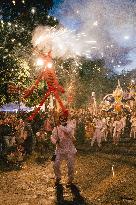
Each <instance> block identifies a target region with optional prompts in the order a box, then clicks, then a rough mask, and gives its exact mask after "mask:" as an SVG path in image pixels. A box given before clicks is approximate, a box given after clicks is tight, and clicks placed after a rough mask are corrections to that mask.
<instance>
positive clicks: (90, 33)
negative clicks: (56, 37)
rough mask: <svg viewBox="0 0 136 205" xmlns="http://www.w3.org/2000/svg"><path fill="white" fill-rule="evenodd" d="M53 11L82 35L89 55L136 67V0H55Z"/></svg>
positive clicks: (117, 67) (117, 65)
mask: <svg viewBox="0 0 136 205" xmlns="http://www.w3.org/2000/svg"><path fill="white" fill-rule="evenodd" d="M50 14H51V15H53V16H55V17H57V18H58V19H59V21H60V23H61V24H62V25H63V26H64V27H66V28H68V29H70V30H72V31H73V30H74V32H75V33H76V34H77V35H79V34H83V35H84V40H83V38H82V43H83V44H84V42H87V40H89V41H90V39H91V40H92V41H93V42H95V46H94V45H89V44H88V47H87V50H88V52H89V51H90V53H87V54H86V56H87V57H89V58H92V59H93V58H104V59H105V61H106V65H107V66H109V67H112V68H114V70H116V71H118V72H120V71H122V70H125V71H129V70H132V69H135V68H136V35H135V33H136V1H134V0H133V1H132V0H123V1H122V0H92V1H91V0H74V1H73V0H54V7H53V9H52V10H51V11H50Z"/></svg>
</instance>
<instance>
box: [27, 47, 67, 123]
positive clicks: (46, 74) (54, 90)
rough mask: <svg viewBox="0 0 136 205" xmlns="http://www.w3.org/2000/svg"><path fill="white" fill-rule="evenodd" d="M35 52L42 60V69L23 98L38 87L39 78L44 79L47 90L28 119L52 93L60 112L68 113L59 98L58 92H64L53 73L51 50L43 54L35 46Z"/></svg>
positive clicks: (30, 118) (33, 115)
mask: <svg viewBox="0 0 136 205" xmlns="http://www.w3.org/2000/svg"><path fill="white" fill-rule="evenodd" d="M34 52H35V54H38V56H39V57H40V58H41V59H42V60H43V65H44V69H43V70H42V71H41V73H40V75H39V76H38V78H37V79H36V81H35V83H34V85H32V86H31V87H30V88H29V89H27V90H26V91H25V93H24V95H23V97H24V98H28V97H29V96H30V95H31V94H32V92H33V91H34V89H36V88H37V87H38V84H39V82H40V81H41V80H44V81H45V82H46V84H47V87H48V89H47V91H46V93H45V95H44V97H43V99H42V100H41V102H40V104H39V106H38V107H37V108H36V109H35V110H34V112H33V113H32V115H31V116H30V117H29V120H33V119H34V117H35V115H36V114H37V113H38V112H39V111H40V109H41V106H42V105H43V104H44V102H45V101H46V100H47V98H48V97H49V96H50V95H52V94H53V95H54V96H55V99H56V100H57V101H58V103H59V105H60V107H61V109H62V112H63V113H64V114H68V110H67V109H66V108H65V106H64V104H63V102H62V100H61V98H60V93H64V92H65V91H64V88H63V87H62V86H61V85H60V84H59V82H58V79H57V76H56V74H55V69H54V68H53V63H52V57H51V51H50V52H48V53H47V54H44V53H42V52H39V51H38V50H37V49H36V48H35V50H34Z"/></svg>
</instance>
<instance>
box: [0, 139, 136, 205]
mask: <svg viewBox="0 0 136 205" xmlns="http://www.w3.org/2000/svg"><path fill="white" fill-rule="evenodd" d="M135 157H136V142H135V141H134V142H131V143H126V142H124V143H122V144H120V145H119V146H117V147H114V146H113V145H111V144H110V145H109V144H105V145H104V146H103V147H102V148H101V149H100V150H99V149H98V148H90V146H89V145H88V144H86V145H84V146H82V147H81V148H80V149H79V151H78V155H77V160H76V174H75V186H73V187H71V188H70V187H68V188H67V187H66V182H67V178H66V177H63V178H62V185H60V186H59V187H57V188H55V187H54V174H53V168H52V162H51V161H50V160H46V161H45V162H44V163H43V164H40V165H39V164H37V163H36V162H34V160H32V159H30V160H28V161H27V162H26V163H25V164H24V165H23V168H22V169H21V170H19V171H10V172H0V205H54V204H58V205H59V204H64V205H67V204H76V205H80V204H82V205H83V204H84V205H85V204H86V205H127V204H130V205H136V158H135ZM62 168H63V176H64V175H65V173H66V166H65V163H63V164H62Z"/></svg>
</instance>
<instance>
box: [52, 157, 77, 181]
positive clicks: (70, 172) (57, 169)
mask: <svg viewBox="0 0 136 205" xmlns="http://www.w3.org/2000/svg"><path fill="white" fill-rule="evenodd" d="M62 160H66V162H67V168H68V178H69V180H73V178H74V161H75V154H71V153H67V154H60V153H57V155H56V159H55V162H54V166H53V168H54V173H55V177H56V178H57V179H61V171H60V166H61V161H62Z"/></svg>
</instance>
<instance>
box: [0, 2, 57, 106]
mask: <svg viewBox="0 0 136 205" xmlns="http://www.w3.org/2000/svg"><path fill="white" fill-rule="evenodd" d="M52 5H53V1H52V0H46V1H45V0H40V1H37V0H34V1H28V0H22V1H20V0H16V1H15V0H14V1H11V0H7V1H5V0H4V1H1V4H0V11H1V16H2V18H1V23H0V27H1V39H0V44H1V45H2V46H1V47H0V51H1V52H0V61H1V65H0V76H1V77H0V96H1V98H0V99H1V100H0V104H3V103H5V102H8V101H13V100H16V99H18V94H17V93H16V94H15V93H13V94H12V93H10V95H9V93H8V86H9V84H10V83H13V82H14V83H15V85H16V86H19V87H20V88H21V89H23V88H24V89H25V88H26V87H27V86H29V85H30V84H31V83H32V81H33V80H34V79H35V77H36V74H35V67H34V65H33V63H32V58H31V56H32V45H31V38H32V32H33V30H34V28H35V27H36V26H38V25H49V26H55V25H57V24H58V21H57V20H56V19H54V17H50V16H48V9H50V8H51V7H52ZM40 93H41V91H40ZM33 97H34V96H33ZM33 97H32V98H33ZM30 102H31V100H30Z"/></svg>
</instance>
